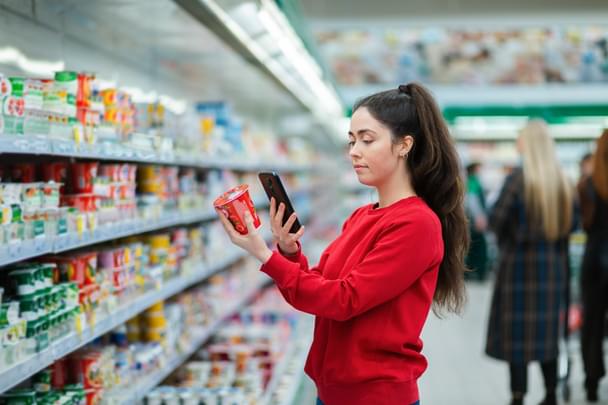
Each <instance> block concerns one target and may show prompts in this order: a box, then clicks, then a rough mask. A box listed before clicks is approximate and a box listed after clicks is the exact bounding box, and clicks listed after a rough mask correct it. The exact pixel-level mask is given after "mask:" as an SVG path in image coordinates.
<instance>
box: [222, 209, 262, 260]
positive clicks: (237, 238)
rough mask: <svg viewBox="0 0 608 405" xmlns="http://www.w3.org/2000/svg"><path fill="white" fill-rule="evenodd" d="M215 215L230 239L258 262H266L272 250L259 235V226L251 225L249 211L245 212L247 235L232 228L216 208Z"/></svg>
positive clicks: (251, 220) (251, 219)
mask: <svg viewBox="0 0 608 405" xmlns="http://www.w3.org/2000/svg"><path fill="white" fill-rule="evenodd" d="M215 211H216V212H217V215H218V216H219V217H220V222H221V223H222V226H223V227H224V230H225V231H226V233H227V234H228V236H229V237H230V241H231V242H232V243H234V244H235V245H237V246H238V247H240V248H241V249H244V250H246V251H247V252H249V253H250V254H251V255H252V256H255V257H256V258H257V259H258V260H259V261H260V262H262V263H266V262H267V261H268V259H270V256H272V251H271V250H270V249H268V246H267V245H266V241H265V240H264V238H263V237H262V235H260V233H259V229H260V228H261V226H260V227H259V228H257V229H256V228H255V226H254V225H253V218H252V217H251V214H250V213H249V212H245V225H246V226H247V235H241V234H240V233H238V232H237V230H236V229H234V226H233V225H232V223H231V222H230V221H229V220H228V218H226V216H225V215H224V213H222V211H220V210H218V209H216V210H215Z"/></svg>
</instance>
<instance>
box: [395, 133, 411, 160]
mask: <svg viewBox="0 0 608 405" xmlns="http://www.w3.org/2000/svg"><path fill="white" fill-rule="evenodd" d="M413 146H414V137H413V136H411V135H405V136H403V138H402V142H401V143H400V144H399V145H398V150H397V151H398V153H399V156H402V157H403V156H406V155H407V154H408V153H410V151H411V150H412V147H413Z"/></svg>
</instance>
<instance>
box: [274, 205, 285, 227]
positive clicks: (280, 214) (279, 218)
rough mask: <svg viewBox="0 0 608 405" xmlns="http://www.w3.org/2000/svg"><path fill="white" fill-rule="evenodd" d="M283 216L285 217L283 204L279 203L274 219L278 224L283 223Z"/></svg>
mask: <svg viewBox="0 0 608 405" xmlns="http://www.w3.org/2000/svg"><path fill="white" fill-rule="evenodd" d="M283 215H285V204H283V203H280V204H279V209H278V210H277V214H276V219H277V222H278V223H279V224H282V223H283Z"/></svg>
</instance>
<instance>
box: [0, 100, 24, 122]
mask: <svg viewBox="0 0 608 405" xmlns="http://www.w3.org/2000/svg"><path fill="white" fill-rule="evenodd" d="M0 103H1V104H2V114H3V115H4V116H5V117H17V118H23V117H24V116H25V101H24V100H23V97H17V96H5V97H3V98H2V99H0ZM22 125H23V124H22Z"/></svg>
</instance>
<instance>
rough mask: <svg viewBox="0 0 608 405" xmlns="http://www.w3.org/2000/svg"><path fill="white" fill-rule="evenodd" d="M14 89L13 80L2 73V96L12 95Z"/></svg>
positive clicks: (0, 82) (0, 85)
mask: <svg viewBox="0 0 608 405" xmlns="http://www.w3.org/2000/svg"><path fill="white" fill-rule="evenodd" d="M12 91H13V86H12V84H11V81H10V80H9V79H8V78H7V77H4V76H3V75H2V74H1V73H0V98H2V97H5V96H8V95H10V94H11V93H12Z"/></svg>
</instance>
